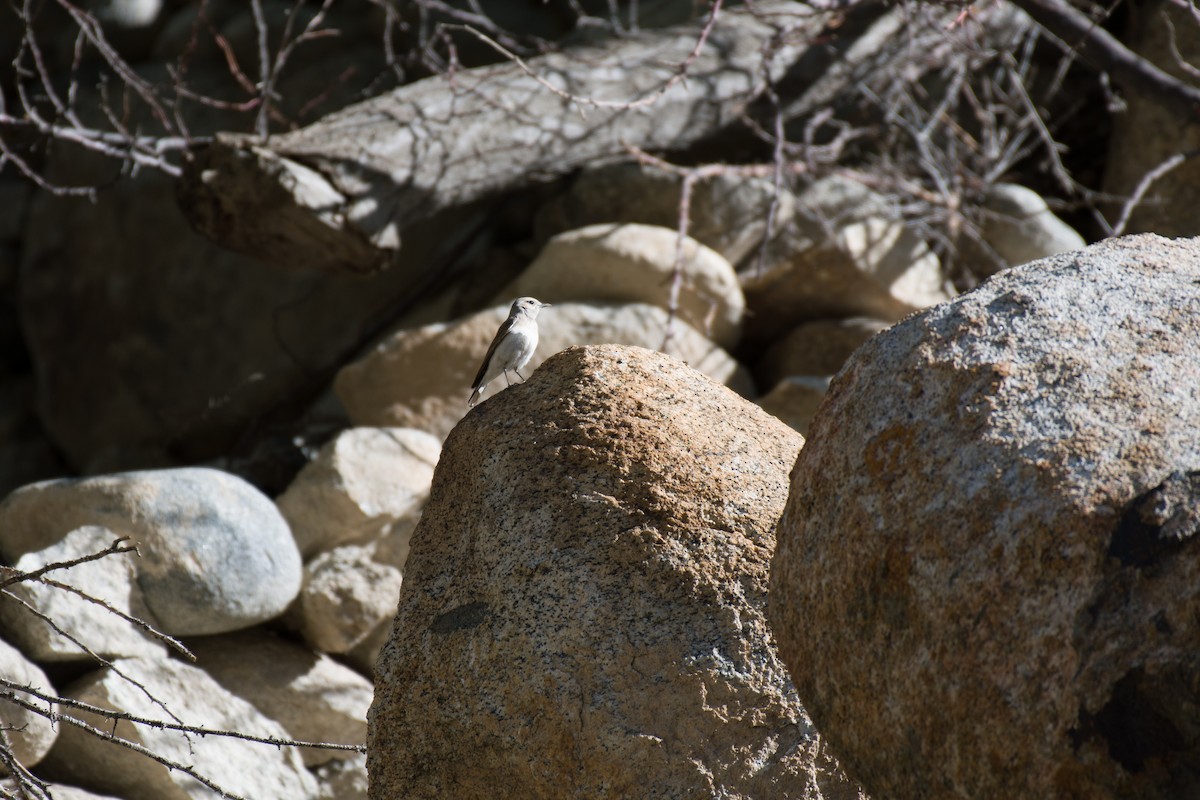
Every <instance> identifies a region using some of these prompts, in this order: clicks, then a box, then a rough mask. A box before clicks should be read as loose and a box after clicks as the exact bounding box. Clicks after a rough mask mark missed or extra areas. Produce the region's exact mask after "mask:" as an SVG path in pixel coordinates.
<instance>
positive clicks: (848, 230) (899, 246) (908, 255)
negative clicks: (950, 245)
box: [836, 217, 950, 308]
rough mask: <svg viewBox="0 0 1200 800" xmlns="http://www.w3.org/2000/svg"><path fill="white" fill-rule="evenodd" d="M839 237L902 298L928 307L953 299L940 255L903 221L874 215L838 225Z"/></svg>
mask: <svg viewBox="0 0 1200 800" xmlns="http://www.w3.org/2000/svg"><path fill="white" fill-rule="evenodd" d="M836 241H837V244H838V247H840V248H841V249H842V250H843V251H844V252H846V253H848V254H849V255H850V257H851V258H852V259H853V260H854V263H855V264H856V265H857V266H858V269H859V271H860V272H862V273H863V274H865V275H869V276H871V277H872V278H874V279H875V281H876V282H877V283H879V284H880V285H881V286H885V287H887V289H888V292H889V293H890V294H891V295H892V297H894V298H896V299H897V300H899V301H900V302H902V303H908V304H909V305H911V306H916V307H917V308H925V307H926V306H932V305H937V304H938V303H941V302H943V301H945V300H949V299H950V295H949V294H948V293H947V292H946V290H945V287H944V283H945V279H944V278H943V276H942V265H941V262H940V261H939V260H938V257H937V255H935V254H934V253H933V251H931V250H930V249H929V246H928V245H927V244H925V242H924V241H922V240H921V239H920V238H919V237H918V236H917V235H916V234H914V233H913V232H912V231H910V230H909V229H908V228H906V227H905V226H904V225H903V224H901V223H899V222H893V221H891V220H886V219H882V218H880V217H871V218H868V219H865V220H862V221H860V222H852V223H850V224H848V225H846V226H844V227H842V228H840V229H838V232H837V237H836Z"/></svg>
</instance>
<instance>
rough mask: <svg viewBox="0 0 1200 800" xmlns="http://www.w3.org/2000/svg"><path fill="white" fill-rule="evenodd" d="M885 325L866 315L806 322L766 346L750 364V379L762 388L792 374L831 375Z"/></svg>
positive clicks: (764, 389)
mask: <svg viewBox="0 0 1200 800" xmlns="http://www.w3.org/2000/svg"><path fill="white" fill-rule="evenodd" d="M887 326H888V323H886V322H883V321H882V320H877V319H869V318H867V317H851V318H850V319H821V320H814V321H813V322H806V323H804V324H803V325H800V326H797V327H796V328H794V329H793V330H792V331H791V332H790V333H788V334H787V335H785V336H784V337H783V338H781V339H779V340H778V341H777V342H775V344H773V345H771V346H770V347H768V348H767V350H766V351H765V352H764V353H763V354H762V357H761V358H760V359H759V360H758V363H757V364H755V365H754V379H755V380H756V381H757V382H758V387H759V389H761V390H762V391H764V392H765V391H768V390H770V389H772V388H773V387H774V386H775V385H776V384H778V383H779V382H780V381H782V380H784V379H785V378H789V377H791V376H793V375H832V374H834V373H835V372H837V371H838V370H839V369H841V368H842V364H844V363H845V362H846V359H847V358H849V357H850V354H851V353H853V352H854V351H855V350H856V349H857V348H858V347H859V346H860V345H862V343H863V342H865V341H866V340H867V339H870V338H871V337H872V336H874V335H875V334H876V333H878V332H879V331H881V330H883V329H884V328H886V327H887Z"/></svg>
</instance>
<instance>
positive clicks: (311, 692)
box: [188, 631, 372, 767]
mask: <svg viewBox="0 0 1200 800" xmlns="http://www.w3.org/2000/svg"><path fill="white" fill-rule="evenodd" d="M188 648H189V649H190V650H191V651H192V652H193V653H195V655H196V666H198V667H200V669H202V670H204V671H205V672H207V673H208V674H209V675H210V676H212V677H213V678H214V679H216V681H217V683H219V684H221V685H222V686H224V687H225V688H226V689H228V690H229V691H230V692H232V693H233V694H235V695H237V696H238V697H240V698H242V699H243V700H245V701H247V702H248V703H250V704H251V705H252V706H254V707H255V708H257V709H258V710H259V711H261V712H262V713H263V715H264V716H266V717H267V718H268V719H272V720H274V721H276V722H278V723H279V724H280V725H282V726H283V727H284V729H285V730H286V731H287V732H288V736H290V737H291V738H293V739H298V740H300V741H304V742H332V743H334V744H362V743H363V742H364V741H365V740H366V737H367V709H368V708H370V706H371V694H372V688H371V682H370V681H368V680H367V679H366V678H364V677H362V676H361V675H359V674H358V673H357V672H355V671H354V670H352V669H350V668H349V667H345V666H343V665H341V664H339V663H337V662H336V661H334V660H333V659H331V658H329V657H328V656H323V655H319V654H317V653H313V652H312V651H310V650H308V649H306V648H304V647H301V646H300V645H297V644H294V643H292V642H289V641H287V640H286V639H282V638H280V637H278V636H275V635H274V634H271V633H268V632H265V631H239V632H238V633H232V634H226V635H224V636H209V637H205V638H203V639H195V640H191V641H189V642H188ZM299 752H300V757H301V758H303V759H304V763H305V764H306V765H308V766H310V767H311V766H313V765H316V764H324V763H327V762H329V761H332V760H335V759H341V758H352V757H353V756H354V755H355V753H352V752H349V751H345V750H329V749H322V748H307V747H306V748H302V749H301V750H300V751H299Z"/></svg>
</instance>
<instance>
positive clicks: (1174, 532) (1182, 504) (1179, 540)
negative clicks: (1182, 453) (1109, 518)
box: [1108, 470, 1200, 569]
mask: <svg viewBox="0 0 1200 800" xmlns="http://www.w3.org/2000/svg"><path fill="white" fill-rule="evenodd" d="M1198 532H1200V470H1194V471H1191V472H1173V473H1171V474H1170V475H1168V476H1167V478H1166V479H1165V480H1164V481H1163V482H1162V483H1160V484H1159V485H1158V486H1156V487H1154V488H1153V489H1151V490H1150V491H1148V492H1145V493H1144V494H1142V495H1140V496H1139V497H1136V498H1134V500H1133V502H1131V503H1130V504H1129V506H1128V507H1127V508H1126V509H1125V513H1124V514H1122V515H1121V519H1120V521H1119V522H1118V523H1117V528H1116V530H1115V531H1113V535H1112V539H1110V540H1109V543H1108V555H1109V556H1111V557H1112V558H1115V559H1117V560H1118V561H1120V562H1121V564H1122V565H1124V566H1131V567H1136V568H1138V569H1145V568H1147V567H1151V566H1153V565H1155V564H1157V563H1159V562H1161V561H1162V560H1164V559H1166V558H1168V557H1170V556H1172V555H1173V554H1175V553H1177V552H1179V551H1180V550H1182V549H1183V548H1184V547H1187V546H1188V545H1189V544H1191V543H1192V542H1195V541H1196V540H1197V539H1200V537H1198V536H1197V535H1196V534H1197V533H1198Z"/></svg>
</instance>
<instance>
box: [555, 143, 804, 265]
mask: <svg viewBox="0 0 1200 800" xmlns="http://www.w3.org/2000/svg"><path fill="white" fill-rule="evenodd" d="M682 185H683V177H682V176H680V175H672V174H670V173H667V172H664V171H662V170H659V169H655V168H653V167H643V166H641V165H638V164H608V165H604V166H599V167H589V168H586V169H584V170H583V171H582V172H580V174H579V176H578V177H577V178H575V180H574V181H573V182H572V183H571V187H570V189H568V190H567V192H566V193H565V194H564V195H563V196H562V197H556V198H554V199H553V200H551V201H549V202H547V203H546V204H545V205H544V206H542V207H541V208H540V209H539V210H538V214H537V217H536V219H535V222H534V226H535V227H534V235H535V237H536V238H537V239H538V240H539V241H545V240H546V239H549V238H550V237H551V236H555V235H557V234H560V233H563V232H564V231H569V230H573V229H575V228H582V227H585V226H588V225H594V224H596V223H599V222H618V223H624V222H640V223H643V224H646V225H658V226H661V227H664V228H671V229H678V227H679V211H680V208H679V201H680V199H681V194H682ZM795 204H796V200H795V198H794V197H793V196H792V193H791V192H789V191H788V190H787V189H786V188H780V189H779V190H778V191H776V188H775V184H774V182H773V181H770V180H767V179H764V178H744V177H740V176H736V175H717V176H714V177H712V178H708V179H705V180H700V181H697V182H696V183H695V184H694V185H693V187H692V195H691V202H690V203H689V212H690V213H689V217H688V235H689V236H691V237H692V238H693V239H695V240H696V241H698V242H700V243H701V244H703V245H705V246H707V247H711V248H712V249H713V250H716V251H717V252H718V253H720V254H721V255H723V256H725V258H726V259H728V260H729V262H730V263H731V264H737V263H738V262H739V261H741V260H742V259H744V258H746V257H747V256H748V255H750V254H751V253H752V252H753V251H754V249H755V248H756V247H757V246H758V245H759V243H760V242H762V240H763V238H764V236H765V235H766V233H767V220H768V218H769V217H770V215H771V213H772V206H774V214H775V217H774V224H773V226H772V228H773V229H774V230H778V229H779V228H781V227H782V226H783V224H784V222H785V220H787V219H789V218H790V217H791V216H792V214H793V212H794V211H795Z"/></svg>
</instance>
